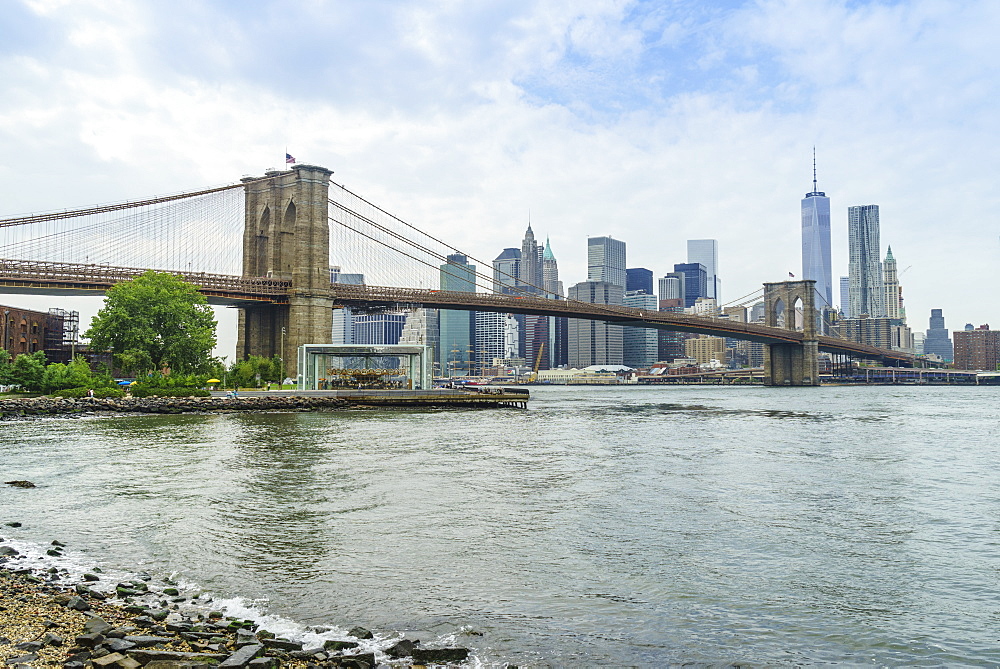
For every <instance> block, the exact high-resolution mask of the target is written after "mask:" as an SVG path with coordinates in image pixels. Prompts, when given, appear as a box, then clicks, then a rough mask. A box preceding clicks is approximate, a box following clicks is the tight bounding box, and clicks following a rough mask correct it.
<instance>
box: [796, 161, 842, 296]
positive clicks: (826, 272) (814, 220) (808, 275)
mask: <svg viewBox="0 0 1000 669" xmlns="http://www.w3.org/2000/svg"><path fill="white" fill-rule="evenodd" d="M832 276H833V274H832V266H831V262H830V198H828V197H827V196H826V193H822V192H820V191H819V189H818V188H817V187H816V149H815V148H814V149H813V189H812V192H811V193H806V196H805V197H804V198H803V199H802V278H803V279H812V280H813V281H815V282H816V293H817V295H816V308H817V309H820V310H822V309H823V307H832V306H833V279H832ZM841 306H843V305H841Z"/></svg>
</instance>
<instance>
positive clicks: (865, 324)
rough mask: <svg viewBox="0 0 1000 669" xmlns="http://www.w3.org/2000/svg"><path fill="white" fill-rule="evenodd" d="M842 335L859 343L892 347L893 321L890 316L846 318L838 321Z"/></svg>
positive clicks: (838, 327)
mask: <svg viewBox="0 0 1000 669" xmlns="http://www.w3.org/2000/svg"><path fill="white" fill-rule="evenodd" d="M837 329H839V331H840V336H842V337H843V338H844V339H849V340H850V341H856V342H858V343H859V344H868V345H869V346H877V347H879V348H886V349H888V348H892V321H890V320H889V319H888V318H869V317H868V316H867V315H862V316H861V317H860V318H844V319H841V320H840V321H838V322H837Z"/></svg>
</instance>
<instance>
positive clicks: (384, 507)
mask: <svg viewBox="0 0 1000 669" xmlns="http://www.w3.org/2000/svg"><path fill="white" fill-rule="evenodd" d="M998 444H1000V388H996V387H992V388H990V387H979V388H977V387H962V388H959V387H950V388H949V387H871V388H870V387H839V388H838V387H831V388H806V389H778V388H759V387H752V388H736V387H728V388H725V387H697V386H676V387H664V388H650V387H641V388H640V387H607V388H586V387H584V388H580V387H576V388H573V387H570V388H548V387H543V388H533V389H532V401H531V405H530V408H529V409H528V410H526V411H521V410H511V409H506V410H476V411H455V410H452V411H401V412H372V411H346V412H339V413H284V414H282V413H273V414H258V415H245V414H244V415H241V414H232V415H188V416H139V417H134V416H130V417H111V418H85V419H50V420H40V421H29V422H12V423H4V424H0V480H4V481H6V480H11V479H28V480H31V481H33V482H35V483H36V484H37V486H38V487H37V488H34V489H20V488H13V487H10V486H0V536H3V537H5V538H6V539H7V541H8V542H11V541H13V542H15V545H18V546H20V547H22V549H23V548H24V547H26V546H27V547H31V546H35V547H38V548H39V550H40V548H41V547H42V546H43V545H44V544H48V543H49V542H50V541H51V540H52V539H59V540H61V541H63V542H65V543H67V544H68V545H69V552H68V556H69V559H70V560H71V561H74V560H75V561H76V562H77V563H78V564H79V566H80V568H81V569H82V568H86V567H87V566H88V565H93V564H99V565H101V566H102V567H103V568H105V569H108V570H114V569H124V570H130V571H147V572H150V573H151V574H154V575H168V574H173V575H175V576H176V577H178V578H180V579H181V580H182V582H183V583H185V584H187V585H188V587H189V588H190V587H198V588H200V589H203V590H205V591H207V592H208V593H211V596H213V597H215V602H214V603H213V606H217V607H222V606H225V607H228V610H229V611H230V612H231V613H236V614H240V615H244V616H249V615H253V616H256V617H258V618H261V619H262V620H264V621H265V622H266V624H268V625H270V627H271V628H274V627H275V626H278V627H282V629H281V630H279V631H283V632H285V633H286V634H292V635H295V634H298V635H299V636H303V635H304V634H305V632H304V629H305V627H306V626H310V625H323V626H330V627H332V628H334V631H333V632H331V633H329V635H333V636H336V635H338V634H340V635H341V637H342V632H343V630H344V629H347V628H349V627H351V626H353V625H363V626H366V627H369V628H371V629H373V630H375V631H377V632H379V639H377V640H376V643H382V644H383V646H384V645H385V643H388V639H389V638H390V637H393V636H395V635H397V634H398V633H406V634H407V635H408V636H410V637H411V638H419V639H421V640H422V641H423V643H424V644H425V645H427V644H456V645H462V646H466V647H469V648H471V649H473V652H474V656H475V661H476V662H478V663H479V664H482V665H487V666H491V665H494V664H504V663H507V662H510V663H516V664H522V665H533V666H547V665H548V666H571V665H580V664H587V665H639V666H659V665H664V664H668V663H683V662H690V663H712V664H721V663H730V662H739V663H749V664H755V665H761V664H776V663H777V664H789V663H819V662H840V663H857V664H875V665H899V664H907V665H941V664H947V665H961V664H965V665H988V664H994V665H995V664H997V663H1000V640H998V639H1000V546H998V544H1000V475H998V468H997V451H998ZM10 521H19V522H21V523H23V527H20V528H16V529H12V528H9V527H5V526H3V525H2V523H5V522H10ZM306 636H308V635H306Z"/></svg>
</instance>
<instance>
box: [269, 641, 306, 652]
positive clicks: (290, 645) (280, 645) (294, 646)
mask: <svg viewBox="0 0 1000 669" xmlns="http://www.w3.org/2000/svg"><path fill="white" fill-rule="evenodd" d="M263 643H264V645H265V646H267V647H268V648H277V649H278V650H302V644H301V643H299V642H298V641H289V640H288V639H264V640H263Z"/></svg>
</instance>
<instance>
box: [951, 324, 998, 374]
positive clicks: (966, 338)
mask: <svg viewBox="0 0 1000 669" xmlns="http://www.w3.org/2000/svg"><path fill="white" fill-rule="evenodd" d="M951 337H952V341H953V342H954V346H955V368H956V369H979V370H988V371H995V370H996V369H997V366H998V365H1000V330H990V326H989V324H987V325H980V326H979V327H978V328H976V329H975V330H964V331H955V332H952V333H951Z"/></svg>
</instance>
